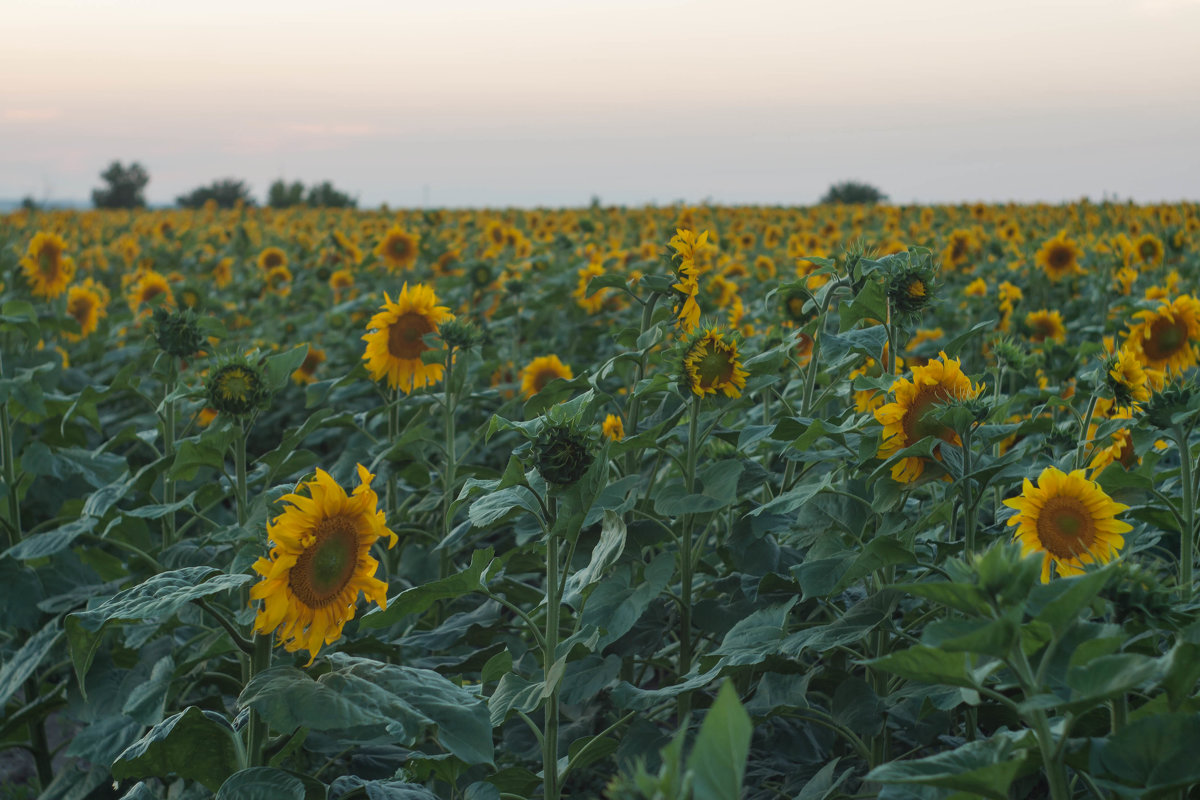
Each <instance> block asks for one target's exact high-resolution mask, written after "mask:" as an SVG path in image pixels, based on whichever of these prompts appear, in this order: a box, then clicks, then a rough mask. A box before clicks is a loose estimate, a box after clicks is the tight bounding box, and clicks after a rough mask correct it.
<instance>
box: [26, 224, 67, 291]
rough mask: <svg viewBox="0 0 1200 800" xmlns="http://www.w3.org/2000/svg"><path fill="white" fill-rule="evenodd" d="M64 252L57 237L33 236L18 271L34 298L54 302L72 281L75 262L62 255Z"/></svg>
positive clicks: (37, 234) (62, 244)
mask: <svg viewBox="0 0 1200 800" xmlns="http://www.w3.org/2000/svg"><path fill="white" fill-rule="evenodd" d="M66 249H67V243H66V242H65V241H64V240H63V238H62V237H61V236H59V235H58V234H56V233H45V232H44V231H43V232H39V233H36V234H34V237H33V239H32V240H31V241H30V242H29V250H28V251H26V254H25V257H24V258H23V259H21V268H22V269H23V270H24V271H25V279H26V280H27V281H29V286H30V287H31V288H32V290H33V294H34V296H35V297H45V298H46V299H48V300H53V299H54V298H56V297H58V296H59V295H61V294H62V293H63V292H65V291H66V290H67V284H68V283H70V282H71V279H72V278H74V277H75V262H74V261H73V260H72V259H71V258H69V257H67V256H65V255H63V253H64V252H65V251H66Z"/></svg>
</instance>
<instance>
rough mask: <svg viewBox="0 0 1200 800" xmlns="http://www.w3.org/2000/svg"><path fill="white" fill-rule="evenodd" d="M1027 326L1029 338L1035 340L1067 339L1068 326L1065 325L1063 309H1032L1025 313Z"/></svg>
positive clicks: (1057, 340)
mask: <svg viewBox="0 0 1200 800" xmlns="http://www.w3.org/2000/svg"><path fill="white" fill-rule="evenodd" d="M1025 327H1027V328H1028V329H1029V338H1030V339H1032V340H1033V341H1035V342H1044V341H1046V340H1047V339H1052V340H1054V341H1056V342H1060V343H1061V342H1065V341H1066V340H1067V328H1066V326H1065V325H1063V317H1062V312H1061V311H1057V310H1056V311H1047V310H1046V309H1044V308H1043V309H1042V310H1041V311H1030V312H1029V313H1028V314H1026V315H1025Z"/></svg>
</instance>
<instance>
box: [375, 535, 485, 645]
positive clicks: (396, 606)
mask: <svg viewBox="0 0 1200 800" xmlns="http://www.w3.org/2000/svg"><path fill="white" fill-rule="evenodd" d="M494 553H495V551H493V550H492V549H491V548H490V547H489V548H488V549H487V550H476V551H475V552H474V553H472V554H471V564H470V566H468V567H467V568H466V569H465V570H463V571H462V572H457V573H455V574H453V575H449V576H447V577H445V578H442V579H440V580H436V581H430V582H429V583H423V584H421V585H420V586H414V587H412V588H411V589H405V590H404V591H403V592H401V593H400V594H398V595H396V596H395V597H393V598H392V599H391V600H389V601H388V604H387V608H386V609H379V610H372V611H371V612H370V613H368V614H365V615H364V616H363V618H362V620H361V621H360V622H359V627H360V628H364V629H368V630H370V629H372V628H386V627H387V626H389V625H392V624H394V623H396V622H398V621H399V620H401V619H403V618H404V617H406V616H408V615H409V614H419V613H421V612H422V611H424V610H425V609H427V608H429V607H430V606H431V605H433V604H434V603H436V602H437V601H438V600H450V599H453V598H455V597H462V596H463V595H465V594H470V593H471V592H475V591H478V590H479V589H481V588H482V587H483V586H484V585H485V584H486V580H487V579H486V578H485V577H484V576H485V575H486V574H487V573H488V572H489V567H490V566H491V565H492V561H493V560H494V559H493V555H494Z"/></svg>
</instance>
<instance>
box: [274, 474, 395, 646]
mask: <svg viewBox="0 0 1200 800" xmlns="http://www.w3.org/2000/svg"><path fill="white" fill-rule="evenodd" d="M373 477H374V476H373V475H372V474H371V473H370V472H368V471H367V468H366V467H364V466H362V465H361V464H359V465H358V480H359V485H358V487H357V488H355V489H354V491H353V492H352V493H351V494H349V495H347V494H346V492H345V490H343V489H342V487H341V486H339V485H338V484H337V482H336V481H334V480H333V478H331V477H330V476H329V473H327V472H325V471H324V470H321V469H318V470H317V474H316V478H315V479H313V480H311V481H308V482H306V483H302V484H301V485H300V486H298V487H297V490H296V491H295V492H293V493H291V494H286V495H284V496H283V497H281V498H280V502H283V503H287V504H288V506H287V507H286V508H285V509H284V511H283V513H282V514H280V515H279V516H277V517H275V518H274V519H273V520H271V522H270V523H269V524H268V525H267V538H268V539H269V540H270V541H271V550H270V553H269V555H268V556H267V557H266V558H260V559H258V561H256V562H255V563H254V571H255V572H257V573H258V574H259V575H260V576H261V578H262V579H261V580H260V581H259V582H258V583H257V584H255V585H254V586H253V587H252V588H251V589H250V597H251V598H252V599H253V600H261V601H262V605H260V606H259V609H258V615H257V616H256V618H255V621H254V630H255V632H257V633H259V634H263V635H268V634H270V633H272V632H274V633H275V634H276V637H277V639H278V641H279V643H281V644H282V645H283V646H284V649H286V650H287V651H288V652H289V653H293V652H295V651H297V650H302V649H303V650H307V651H308V653H309V660H308V663H309V664H311V663H312V662H313V659H314V658H316V656H317V651H318V650H320V648H321V646H322V645H327V644H333V643H334V642H335V641H337V639H338V638H339V637H340V636H341V635H342V628H343V627H344V626H345V624H346V622H348V621H349V620H351V619H353V618H354V606H355V603H357V601H358V596H359V593H360V592H361V593H362V594H363V595H364V596H366V598H367V600H369V601H371V602H373V603H375V604H376V605H378V606H379V607H380V608H385V607H386V606H387V584H385V583H384V582H383V581H381V580H379V579H378V578H376V577H375V572H376V570H377V569H378V568H379V562H378V561H376V560H375V559H374V558H372V557H371V555H370V550H371V546H372V545H374V544H375V542H376V541H378V540H379V539H382V538H386V539H387V540H388V547H391V546H393V545H395V544H396V534H394V533H392V531H391V530H389V529H388V527H387V521H386V519H385V518H384V513H383V512H382V511H380V510H378V508H377V506H378V505H379V498H378V496H377V495H376V494H375V492H374V490H372V489H371V480H372V478H373ZM302 490H307V496H305V495H304V494H301V491H302Z"/></svg>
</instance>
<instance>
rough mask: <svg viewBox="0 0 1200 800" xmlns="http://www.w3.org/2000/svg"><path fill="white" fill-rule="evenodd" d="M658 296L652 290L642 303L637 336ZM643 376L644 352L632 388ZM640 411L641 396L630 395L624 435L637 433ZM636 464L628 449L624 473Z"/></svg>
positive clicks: (650, 316)
mask: <svg viewBox="0 0 1200 800" xmlns="http://www.w3.org/2000/svg"><path fill="white" fill-rule="evenodd" d="M659 297H660V295H659V294H658V292H654V293H653V294H651V295H650V297H649V298H648V299H647V300H646V302H645V303H644V304H643V305H642V327H641V330H640V332H639V334H638V335H639V336H640V335H641V334H642V333H645V332H646V331H648V330H649V329H650V323H651V321H652V320H653V319H654V306H655V305H657V303H658V298H659ZM645 377H646V353H645V352H642V353H641V354H640V355H639V356H638V360H637V374H636V376H635V377H634V380H633V388H634V390H636V389H637V386H638V384H639V383H641V382H642V379H643V378H645ZM641 413H642V398H640V397H637V396H633V397H630V398H629V412H628V417H629V424H628V425H627V426H625V428H626V429H625V435H626V436H636V435H637V426H638V419H639V417H640V416H641ZM636 464H637V453H636V452H635V451H633V450H630V451H629V452H628V453H626V454H625V474H626V475H629V474H632V473H633V468H634V466H636Z"/></svg>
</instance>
